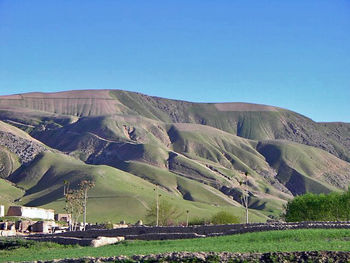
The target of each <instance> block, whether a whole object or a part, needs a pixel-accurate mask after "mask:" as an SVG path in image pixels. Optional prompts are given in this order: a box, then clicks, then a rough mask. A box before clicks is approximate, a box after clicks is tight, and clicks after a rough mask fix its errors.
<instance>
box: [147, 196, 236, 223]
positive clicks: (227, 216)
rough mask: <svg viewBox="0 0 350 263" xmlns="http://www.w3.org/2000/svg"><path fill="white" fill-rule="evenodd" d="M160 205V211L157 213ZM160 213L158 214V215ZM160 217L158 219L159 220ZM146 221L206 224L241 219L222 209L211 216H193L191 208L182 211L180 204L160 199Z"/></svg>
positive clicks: (153, 206) (234, 221)
mask: <svg viewBox="0 0 350 263" xmlns="http://www.w3.org/2000/svg"><path fill="white" fill-rule="evenodd" d="M157 206H158V213H157ZM157 214H158V216H157ZM184 215H186V221H181V220H180V218H181V217H183V216H184ZM157 217H158V220H157ZM146 222H147V223H148V224H150V225H155V226H157V225H158V226H174V225H205V224H217V225H219V224H235V223H239V222H240V220H239V218H238V217H236V216H235V215H233V214H231V213H229V212H227V211H220V212H217V213H216V214H214V215H213V216H211V217H210V218H200V217H197V216H192V215H191V211H190V210H186V211H182V210H181V209H180V208H179V207H178V206H176V205H174V204H172V203H170V202H168V201H166V200H163V199H160V200H159V201H158V204H157V202H156V203H154V204H152V206H151V207H150V208H149V209H148V210H147V214H146Z"/></svg>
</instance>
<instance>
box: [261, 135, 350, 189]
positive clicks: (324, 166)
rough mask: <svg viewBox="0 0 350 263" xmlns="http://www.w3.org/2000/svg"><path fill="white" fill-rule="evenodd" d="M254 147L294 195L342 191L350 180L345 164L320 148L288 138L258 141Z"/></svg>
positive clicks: (347, 164) (346, 164)
mask: <svg viewBox="0 0 350 263" xmlns="http://www.w3.org/2000/svg"><path fill="white" fill-rule="evenodd" d="M257 149H258V150H259V152H260V153H262V154H263V155H264V156H265V157H266V160H267V162H269V164H270V165H271V166H272V167H273V168H275V169H276V170H277V171H278V174H277V178H278V179H279V180H280V181H281V182H282V183H284V184H286V185H287V187H288V188H289V189H290V190H291V191H292V192H293V193H294V194H303V193H305V192H308V191H310V192H314V193H324V192H330V191H336V190H337V187H338V188H342V189H343V190H346V189H347V185H348V184H349V183H350V174H349V172H350V165H349V163H347V162H345V161H342V160H339V159H338V158H336V157H335V156H333V155H331V154H329V153H327V152H325V151H323V150H320V149H317V148H314V147H310V146H305V145H301V144H297V143H292V142H288V141H265V142H261V143H259V145H258V146H257Z"/></svg>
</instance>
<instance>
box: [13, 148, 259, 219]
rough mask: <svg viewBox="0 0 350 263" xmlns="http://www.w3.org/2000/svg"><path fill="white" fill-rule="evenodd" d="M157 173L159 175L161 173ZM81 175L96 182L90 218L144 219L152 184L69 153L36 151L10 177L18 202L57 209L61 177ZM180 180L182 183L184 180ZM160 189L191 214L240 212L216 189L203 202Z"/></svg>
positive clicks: (72, 179)
mask: <svg viewBox="0 0 350 263" xmlns="http://www.w3.org/2000/svg"><path fill="white" fill-rule="evenodd" d="M153 172H154V171H153ZM159 175H160V176H163V175H162V174H161V173H160V174H159ZM82 179H91V180H94V181H95V183H96V186H95V187H94V188H93V189H92V190H91V191H90V192H89V202H88V220H89V221H90V222H94V221H112V222H118V221H119V220H127V221H128V222H134V221H136V220H138V219H144V217H145V214H146V211H147V209H148V208H149V207H150V205H151V204H152V202H153V201H154V199H155V198H154V197H155V193H154V190H153V189H154V187H155V186H154V185H153V184H151V183H149V182H147V181H145V180H143V179H141V178H139V177H137V176H134V175H132V174H130V173H126V172H123V171H120V170H117V169H115V168H112V167H108V166H94V165H86V164H84V163H83V162H81V161H78V160H76V159H74V158H72V157H68V156H65V155H61V154H56V153H44V154H42V155H40V156H39V157H37V159H36V160H35V162H33V163H32V164H31V165H30V166H29V167H28V168H26V169H23V170H19V171H18V172H17V173H16V174H14V175H13V176H12V177H11V180H12V181H13V182H15V183H17V185H18V186H20V187H23V188H24V189H26V195H25V196H24V197H23V198H22V201H21V203H22V204H25V205H28V206H43V207H48V208H54V209H56V210H58V211H61V212H63V207H64V198H63V181H64V180H69V181H70V183H71V185H72V187H74V185H76V184H77V183H78V182H79V181H80V180H82ZM175 179H176V180H177V179H178V178H175ZM180 184H181V183H180ZM182 184H183V185H186V182H185V183H182ZM201 187H202V186H201V185H199V184H198V185H197V187H195V186H192V188H193V189H194V193H193V195H194V196H195V197H197V195H198V194H197V192H199V193H200V192H201V191H202V192H203V190H200V189H201ZM160 193H161V195H162V197H161V198H165V199H166V200H168V201H170V202H171V203H173V204H175V205H177V206H179V207H181V209H183V210H184V211H185V210H187V209H188V210H190V211H191V215H193V216H199V217H208V216H209V215H210V214H213V213H215V212H217V211H220V210H221V209H225V210H226V209H228V210H232V211H233V212H234V213H235V214H237V213H238V214H243V210H242V209H241V208H239V207H233V206H232V205H231V204H230V203H229V202H228V201H225V200H226V199H225V196H224V195H223V194H221V193H219V192H217V193H216V194H213V195H212V196H210V195H209V197H207V199H206V201H207V202H204V201H205V200H203V198H204V197H203V195H204V194H202V196H199V195H198V196H199V197H198V198H197V199H198V201H199V202H191V201H187V200H184V199H183V198H182V196H181V195H179V194H178V195H177V194H175V193H172V192H169V191H166V190H163V188H160ZM201 198H202V199H201ZM216 200H218V201H220V202H221V203H220V206H215V207H214V206H213V204H214V203H215V202H216ZM253 214H254V213H253ZM252 219H253V220H257V221H261V220H264V217H263V216H261V215H258V214H254V215H253V218H252Z"/></svg>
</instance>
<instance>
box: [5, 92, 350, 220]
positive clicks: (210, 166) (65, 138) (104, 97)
mask: <svg viewBox="0 0 350 263" xmlns="http://www.w3.org/2000/svg"><path fill="white" fill-rule="evenodd" d="M0 161H1V166H0V177H1V178H2V179H1V181H0V183H1V189H3V190H2V191H0V202H5V201H6V202H5V203H6V204H11V203H18V204H23V205H31V206H43V207H52V208H55V209H57V210H59V211H62V209H63V207H64V198H63V181H64V180H69V181H70V182H71V183H72V185H77V184H78V183H79V182H80V181H81V180H83V179H84V178H85V179H86V178H89V179H91V180H93V181H95V183H96V186H95V187H94V188H93V189H92V190H91V193H90V197H89V204H88V205H89V207H88V208H89V209H88V212H89V214H88V218H89V219H90V220H92V221H115V220H122V219H123V220H124V219H125V220H129V221H136V220H138V219H144V217H145V214H146V211H147V209H148V208H149V207H150V206H151V204H152V202H153V201H154V196H155V193H154V189H155V187H158V188H159V191H161V195H162V198H165V199H167V200H170V202H173V203H174V204H176V205H177V206H179V207H182V209H183V211H185V210H190V211H191V215H193V217H195V216H198V217H209V216H210V215H211V214H213V213H215V212H216V211H220V210H222V209H225V210H227V209H231V210H232V211H234V212H235V213H237V214H239V215H241V214H242V213H243V209H242V207H241V201H240V197H241V193H242V189H241V186H240V182H241V181H242V180H244V177H245V175H244V173H246V172H248V175H249V176H248V188H249V207H250V208H251V211H252V214H253V217H252V218H253V220H255V221H264V220H266V218H267V216H269V217H271V218H275V217H278V216H279V215H280V213H281V212H282V209H283V205H284V204H285V203H286V202H287V201H288V200H290V199H291V198H293V196H295V195H299V194H303V193H306V192H314V193H327V192H330V191H343V190H346V189H347V188H348V185H349V183H350V163H349V162H350V124H349V123H316V122H314V121H312V120H311V119H309V118H307V117H305V116H302V115H300V114H297V113H295V112H292V111H288V110H286V109H282V108H277V107H273V106H267V105H256V104H248V103H191V102H185V101H176V100H170V99H163V98H157V97H150V96H147V95H143V94H139V93H133V92H127V91H121V90H85V91H68V92H60V93H28V94H19V95H10V96H0ZM13 189H15V190H13ZM11 192H13V195H11V194H9V193H11Z"/></svg>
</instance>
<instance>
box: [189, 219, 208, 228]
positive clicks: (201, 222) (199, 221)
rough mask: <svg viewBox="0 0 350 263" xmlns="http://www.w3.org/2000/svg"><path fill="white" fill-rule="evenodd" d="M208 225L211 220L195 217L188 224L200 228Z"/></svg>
mask: <svg viewBox="0 0 350 263" xmlns="http://www.w3.org/2000/svg"><path fill="white" fill-rule="evenodd" d="M208 223H209V220H208V219H206V218H200V217H194V218H192V219H191V220H190V221H189V222H188V225H190V226H200V225H206V224H208Z"/></svg>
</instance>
